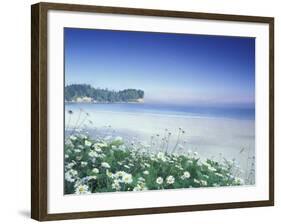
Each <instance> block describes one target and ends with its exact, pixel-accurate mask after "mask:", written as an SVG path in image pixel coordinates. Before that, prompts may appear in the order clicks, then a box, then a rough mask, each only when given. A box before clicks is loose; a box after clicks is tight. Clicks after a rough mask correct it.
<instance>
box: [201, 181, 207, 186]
mask: <svg viewBox="0 0 281 224" xmlns="http://www.w3.org/2000/svg"><path fill="white" fill-rule="evenodd" d="M200 182H201V184H202V185H203V186H207V184H208V183H207V181H205V180H201V181H200Z"/></svg>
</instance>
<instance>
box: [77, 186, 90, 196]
mask: <svg viewBox="0 0 281 224" xmlns="http://www.w3.org/2000/svg"><path fill="white" fill-rule="evenodd" d="M89 193H91V192H89V187H88V186H87V185H85V184H84V185H79V186H78V187H77V188H76V189H75V194H89Z"/></svg>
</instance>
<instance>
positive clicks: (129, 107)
mask: <svg viewBox="0 0 281 224" xmlns="http://www.w3.org/2000/svg"><path fill="white" fill-rule="evenodd" d="M81 108H83V109H84V110H87V111H92V110H95V111H110V112H127V113H143V114H152V115H153V114H165V115H170V116H188V117H210V118H211V117H215V118H233V119H243V120H254V119H255V109H254V108H231V107H198V106H197V107H196V106H184V105H168V104H148V103H115V104H87V103H84V104H83V103H72V104H71V103H69V104H66V108H65V109H66V110H77V109H81Z"/></svg>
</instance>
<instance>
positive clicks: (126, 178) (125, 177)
mask: <svg viewBox="0 0 281 224" xmlns="http://www.w3.org/2000/svg"><path fill="white" fill-rule="evenodd" d="M122 180H123V182H124V183H126V184H130V183H132V182H133V178H132V174H129V173H126V174H125V175H123V177H122Z"/></svg>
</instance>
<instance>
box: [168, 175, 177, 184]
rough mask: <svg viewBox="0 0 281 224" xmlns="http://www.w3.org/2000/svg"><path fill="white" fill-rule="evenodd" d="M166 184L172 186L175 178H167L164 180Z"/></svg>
mask: <svg viewBox="0 0 281 224" xmlns="http://www.w3.org/2000/svg"><path fill="white" fill-rule="evenodd" d="M166 182H167V184H173V183H174V182H175V178H174V177H173V176H168V177H167V178H166Z"/></svg>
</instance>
